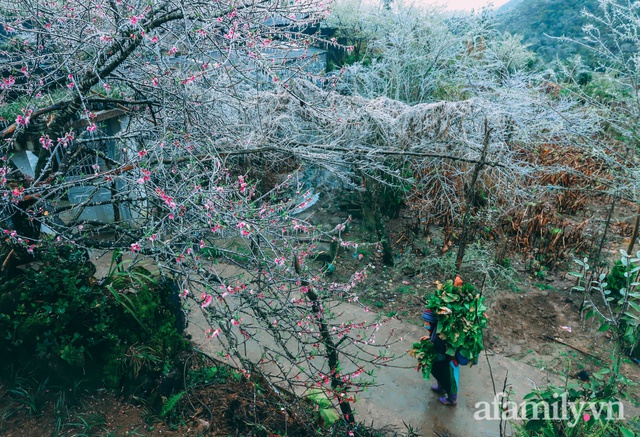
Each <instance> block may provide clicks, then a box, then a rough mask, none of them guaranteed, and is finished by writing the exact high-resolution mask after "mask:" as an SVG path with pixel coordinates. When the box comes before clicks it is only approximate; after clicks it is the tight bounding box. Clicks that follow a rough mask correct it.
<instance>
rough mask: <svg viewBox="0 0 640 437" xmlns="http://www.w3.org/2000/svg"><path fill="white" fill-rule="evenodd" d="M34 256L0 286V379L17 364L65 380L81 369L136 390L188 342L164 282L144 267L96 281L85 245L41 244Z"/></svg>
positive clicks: (111, 384)
mask: <svg viewBox="0 0 640 437" xmlns="http://www.w3.org/2000/svg"><path fill="white" fill-rule="evenodd" d="M36 254H37V256H36V258H35V260H34V262H32V263H30V264H29V265H27V266H26V268H25V269H24V270H23V272H22V274H20V275H18V276H17V277H15V278H13V279H11V280H9V281H6V282H5V283H4V284H1V285H0V338H2V341H1V342H0V353H2V354H3V356H4V357H6V358H5V359H3V361H2V365H0V370H1V371H2V375H3V376H7V375H9V374H10V373H11V372H15V371H16V370H18V369H20V370H22V371H27V372H30V373H31V372H33V373H34V374H36V375H38V378H41V377H42V378H44V377H50V378H51V379H52V380H55V381H58V382H60V383H65V382H69V381H73V380H74V379H77V378H78V375H79V374H81V375H83V377H84V378H85V379H87V380H88V381H89V382H92V383H95V384H106V385H107V386H108V387H110V388H120V387H122V386H123V385H132V384H133V386H132V388H136V387H140V386H142V385H144V384H146V383H147V382H151V381H153V380H154V379H155V378H156V377H158V376H159V375H160V374H161V373H162V372H163V371H167V369H168V367H170V366H171V364H172V361H173V360H175V358H176V357H177V355H178V354H179V353H181V352H182V351H183V350H185V349H186V348H188V347H189V345H188V343H187V342H186V340H184V339H183V337H182V335H181V333H180V332H179V330H178V329H177V327H176V322H175V320H176V319H175V315H174V311H173V309H174V306H175V305H172V303H171V299H172V295H171V289H170V287H168V286H161V285H159V284H157V283H156V282H154V280H153V279H152V278H151V277H150V276H148V274H145V272H144V271H143V270H141V269H138V270H137V271H133V272H131V273H130V274H127V275H124V274H119V275H116V276H112V277H111V278H110V279H109V280H107V281H106V284H104V285H102V286H100V285H98V283H97V282H96V280H95V279H94V278H93V276H92V275H93V272H94V271H95V268H94V267H93V265H92V264H91V263H90V262H89V260H88V257H87V255H86V252H85V251H84V250H82V249H79V248H76V247H72V246H68V245H56V244H52V243H46V244H45V245H44V247H40V248H39V250H37V251H36ZM124 290H127V292H125V291H124ZM134 382H135V383H134Z"/></svg>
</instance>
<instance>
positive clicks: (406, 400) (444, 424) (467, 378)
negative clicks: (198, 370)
mask: <svg viewBox="0 0 640 437" xmlns="http://www.w3.org/2000/svg"><path fill="white" fill-rule="evenodd" d="M341 309H342V310H344V314H343V317H348V318H361V319H366V318H367V317H369V318H371V313H369V314H366V313H364V312H363V310H362V309H361V308H359V307H355V306H352V305H344V306H342V307H341ZM207 329H209V326H208V325H207V324H206V322H205V320H204V318H203V317H202V315H201V314H198V312H197V311H194V312H192V317H191V323H190V326H189V333H190V334H191V335H192V337H193V340H194V342H195V343H196V344H198V345H199V346H200V347H201V348H202V349H203V350H204V351H206V352H208V353H212V354H213V353H215V352H218V349H219V343H218V342H216V341H213V340H210V339H207V337H206V333H205V331H206V330H207ZM391 330H393V331H394V336H395V337H402V338H403V339H404V341H403V342H400V343H396V344H393V345H391V346H390V351H389V352H391V353H392V354H395V355H397V356H400V358H399V359H398V360H397V361H395V362H394V365H395V366H401V367H403V368H398V367H395V366H394V367H386V368H385V367H383V368H380V369H377V370H376V371H375V376H376V382H377V383H378V384H379V386H377V387H372V388H370V389H368V390H367V391H366V392H365V393H363V394H361V395H360V396H359V397H358V398H357V400H356V403H355V404H354V407H355V409H356V414H357V415H358V420H359V421H362V422H366V423H367V424H369V423H371V422H373V424H374V425H375V426H378V427H382V426H393V427H395V428H397V429H398V430H404V429H405V426H404V423H406V424H407V425H410V426H411V427H412V428H413V429H414V430H416V431H417V432H419V434H420V435H423V436H432V435H436V434H435V433H434V431H437V432H438V433H440V434H441V435H445V434H444V432H445V431H446V432H448V433H449V435H453V436H460V437H474V436H478V437H489V436H498V435H499V421H497V420H476V419H475V418H474V414H476V413H477V414H480V413H479V412H478V411H479V408H477V406H478V405H477V404H478V403H479V402H488V403H491V402H492V401H493V399H494V389H493V384H492V377H491V372H490V368H489V364H488V363H487V360H486V359H485V358H484V357H483V359H482V360H481V362H480V363H479V364H478V365H477V366H473V367H462V368H461V372H460V373H461V381H460V385H461V390H460V395H459V401H458V406H457V407H456V408H451V407H445V406H443V405H441V404H440V403H439V402H438V400H437V396H436V395H435V394H433V393H432V392H431V390H430V387H429V384H428V383H427V382H426V381H424V380H423V379H422V377H421V376H420V374H419V373H417V372H416V371H415V370H414V369H413V366H414V364H415V362H414V359H413V358H411V357H409V356H407V355H406V350H407V349H409V348H410V347H411V342H412V341H413V340H414V339H417V338H419V337H420V336H422V335H423V334H424V332H423V330H422V328H421V327H418V326H415V325H411V324H407V323H403V322H400V321H398V320H392V321H390V322H389V323H387V324H385V325H383V326H382V327H381V328H380V331H379V333H378V334H377V338H385V337H386V335H388V334H389V333H390V332H391ZM257 352H258V348H257V347H255V346H254V347H253V348H252V347H251V343H249V345H248V349H247V355H248V356H252V354H256V353H257ZM489 361H490V363H491V369H492V371H493V379H494V380H495V384H496V389H497V391H498V392H500V391H502V386H503V382H504V380H505V377H506V376H507V374H508V383H509V384H511V386H512V387H513V390H514V395H513V399H514V401H515V402H517V403H519V402H521V400H522V397H523V396H524V395H525V394H527V393H528V392H529V391H530V390H531V388H532V387H533V385H534V384H538V385H544V384H546V383H547V382H548V381H549V378H550V376H549V375H547V374H546V373H544V372H542V371H540V370H539V369H536V368H534V367H532V366H529V365H527V364H524V363H521V362H518V361H515V360H512V359H510V358H507V357H504V356H500V355H493V356H490V357H489ZM551 378H553V377H551ZM481 405H482V404H481ZM492 408H493V407H492Z"/></svg>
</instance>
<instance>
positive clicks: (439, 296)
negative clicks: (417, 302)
mask: <svg viewBox="0 0 640 437" xmlns="http://www.w3.org/2000/svg"><path fill="white" fill-rule="evenodd" d="M461 282H462V281H460V285H458V286H456V285H454V282H453V281H451V280H449V281H447V282H446V283H444V284H440V283H438V286H437V289H436V290H435V292H434V293H432V294H430V295H429V296H427V309H428V310H431V311H432V312H433V314H435V315H436V318H437V319H438V331H437V332H438V336H439V337H440V338H441V339H442V340H443V341H444V342H445V344H446V345H447V355H450V356H454V355H455V353H456V351H457V352H459V353H460V354H461V355H462V356H463V357H465V358H467V359H468V360H469V361H474V360H476V359H477V358H478V356H479V355H480V352H482V350H483V349H484V346H483V344H482V332H483V330H484V329H485V328H486V327H487V316H486V315H485V311H486V310H487V308H486V307H485V306H484V297H483V296H481V295H480V293H478V292H477V291H476V289H475V288H474V287H473V285H471V284H462V283H461ZM456 284H458V280H456Z"/></svg>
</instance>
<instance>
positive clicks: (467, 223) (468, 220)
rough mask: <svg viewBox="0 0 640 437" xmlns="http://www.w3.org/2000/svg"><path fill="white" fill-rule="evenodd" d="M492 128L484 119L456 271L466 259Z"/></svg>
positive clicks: (458, 270) (463, 222) (468, 194)
mask: <svg viewBox="0 0 640 437" xmlns="http://www.w3.org/2000/svg"><path fill="white" fill-rule="evenodd" d="M490 139H491V129H489V122H488V121H487V119H486V118H485V119H484V140H483V141H482V154H481V155H480V160H478V162H476V165H475V167H474V168H473V174H472V176H471V182H470V183H469V187H468V188H467V193H466V197H467V205H466V208H465V211H464V217H463V219H462V230H461V232H460V238H459V241H458V256H457V257H456V273H459V272H460V266H461V265H462V260H463V259H464V253H465V251H466V250H467V243H468V242H469V239H470V238H469V234H470V233H471V231H470V227H471V226H470V224H471V218H472V215H473V209H474V207H473V203H474V199H475V197H476V183H477V182H478V176H479V175H480V172H481V171H482V169H483V168H484V166H485V162H486V159H487V153H488V152H489V144H490V143H491V141H490Z"/></svg>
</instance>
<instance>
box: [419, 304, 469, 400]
mask: <svg viewBox="0 0 640 437" xmlns="http://www.w3.org/2000/svg"><path fill="white" fill-rule="evenodd" d="M422 319H423V320H424V327H425V328H426V329H427V330H428V331H429V333H430V335H428V336H424V337H422V338H421V339H420V340H424V339H427V338H428V339H429V340H430V341H431V342H432V343H433V346H434V350H435V352H436V356H435V359H434V360H433V362H432V364H431V375H433V377H434V378H435V379H436V381H437V383H436V384H435V385H432V386H431V390H433V391H434V392H436V393H438V394H441V395H444V396H443V397H441V398H440V403H442V404H443V405H447V406H455V405H456V404H457V401H458V386H459V380H460V378H459V375H460V368H459V366H458V362H457V361H456V359H455V357H453V356H451V355H447V346H446V345H445V343H444V341H443V340H442V339H441V338H440V337H439V336H438V334H437V330H438V319H437V318H436V316H435V314H433V312H432V311H431V310H425V311H424V312H423V313H422Z"/></svg>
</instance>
